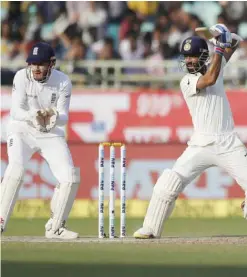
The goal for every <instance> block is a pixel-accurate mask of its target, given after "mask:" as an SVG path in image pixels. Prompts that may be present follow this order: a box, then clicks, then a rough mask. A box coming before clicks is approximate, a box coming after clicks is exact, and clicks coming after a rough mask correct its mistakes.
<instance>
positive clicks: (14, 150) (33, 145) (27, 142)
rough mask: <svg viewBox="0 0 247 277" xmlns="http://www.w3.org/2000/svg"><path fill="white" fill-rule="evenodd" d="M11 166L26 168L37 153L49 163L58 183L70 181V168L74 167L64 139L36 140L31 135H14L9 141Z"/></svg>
mask: <svg viewBox="0 0 247 277" xmlns="http://www.w3.org/2000/svg"><path fill="white" fill-rule="evenodd" d="M7 149H8V158H9V164H11V163H18V164H20V165H23V166H24V167H25V168H26V166H27V163H28V161H29V160H30V159H31V157H32V155H33V154H34V153H35V152H39V154H40V155H41V156H42V157H43V158H44V159H45V160H46V161H47V163H48V164H49V167H50V169H51V171H52V173H53V174H54V177H55V178H56V179H57V181H58V183H60V184H61V183H65V182H68V181H70V180H68V168H71V167H74V165H73V160H72V157H71V154H70V150H69V147H68V145H67V142H66V140H65V138H64V137H50V138H35V137H33V136H32V135H31V134H27V133H25V134H20V133H17V134H13V135H10V136H9V137H8V140H7Z"/></svg>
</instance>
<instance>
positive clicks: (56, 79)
mask: <svg viewBox="0 0 247 277" xmlns="http://www.w3.org/2000/svg"><path fill="white" fill-rule="evenodd" d="M71 89H72V85H71V81H70V79H69V77H68V76H67V75H65V74H64V73H62V72H60V71H58V70H56V69H53V70H52V72H51V76H50V77H49V79H48V81H47V82H46V83H39V82H37V81H35V80H33V79H32V80H30V79H29V78H28V77H27V73H26V69H21V70H19V71H18V72H17V73H16V75H15V77H14V81H13V89H12V104H11V110H10V122H9V125H8V128H7V132H8V135H11V134H13V133H24V134H25V133H31V134H32V135H33V136H35V137H54V136H64V135H65V125H66V123H67V121H68V114H69V105H70V97H71ZM53 107H56V109H57V111H58V113H59V117H58V119H57V123H56V126H55V128H53V129H52V130H51V131H50V132H49V133H43V132H39V131H37V130H36V129H35V128H34V127H33V125H32V123H31V120H32V114H34V112H35V111H37V110H41V109H46V108H53Z"/></svg>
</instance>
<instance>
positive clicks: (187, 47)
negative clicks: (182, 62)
mask: <svg viewBox="0 0 247 277" xmlns="http://www.w3.org/2000/svg"><path fill="white" fill-rule="evenodd" d="M190 49H191V44H190V43H189V42H186V43H185V45H184V50H185V51H189V50H190Z"/></svg>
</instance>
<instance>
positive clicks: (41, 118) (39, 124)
mask: <svg viewBox="0 0 247 277" xmlns="http://www.w3.org/2000/svg"><path fill="white" fill-rule="evenodd" d="M45 116H46V112H45V110H38V111H34V112H32V114H31V122H32V124H33V126H34V128H35V129H36V130H38V131H40V132H44V133H46V132H47V130H46V124H45Z"/></svg>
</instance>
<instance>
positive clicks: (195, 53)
mask: <svg viewBox="0 0 247 277" xmlns="http://www.w3.org/2000/svg"><path fill="white" fill-rule="evenodd" d="M180 52H181V54H182V57H181V59H180V63H181V66H182V67H184V66H186V67H187V65H186V62H185V57H186V56H190V57H198V62H197V63H195V64H193V66H194V70H192V69H191V67H190V69H188V68H187V69H188V70H189V72H190V73H196V72H198V71H200V70H201V69H202V67H203V66H204V65H205V63H206V62H207V61H208V59H209V51H208V45H207V42H206V41H205V40H204V39H202V38H200V37H197V36H192V37H188V38H187V39H185V40H184V41H183V43H182V46H181V51H180Z"/></svg>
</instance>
